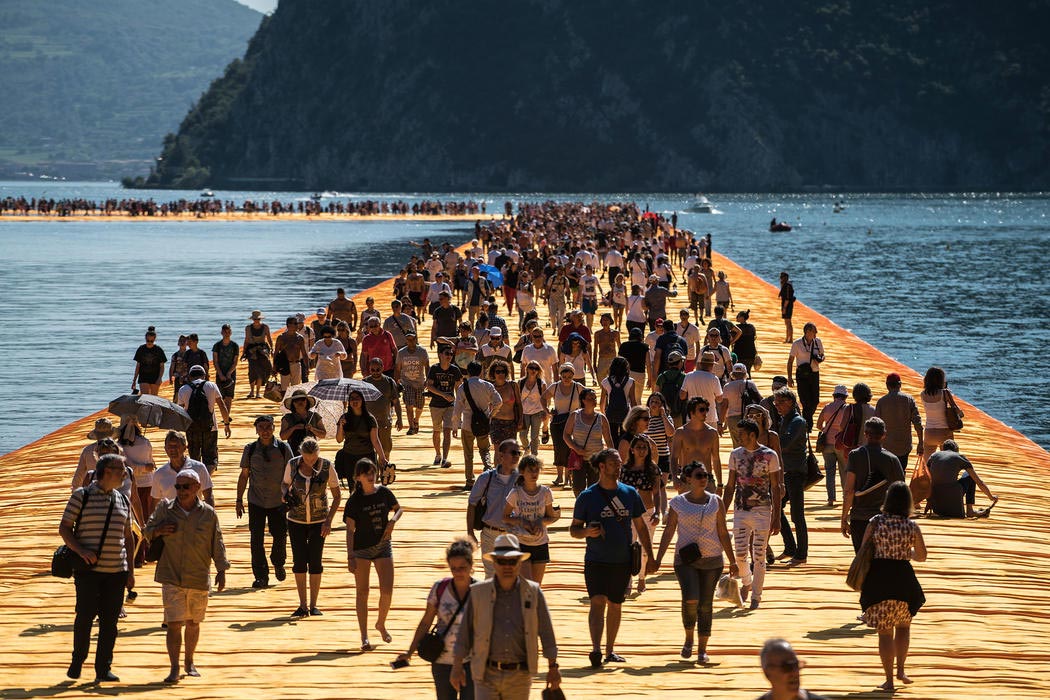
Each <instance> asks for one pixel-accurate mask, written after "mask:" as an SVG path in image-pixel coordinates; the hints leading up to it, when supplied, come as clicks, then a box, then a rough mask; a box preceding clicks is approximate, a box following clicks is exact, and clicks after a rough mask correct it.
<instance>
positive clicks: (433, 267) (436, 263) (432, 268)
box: [423, 258, 445, 279]
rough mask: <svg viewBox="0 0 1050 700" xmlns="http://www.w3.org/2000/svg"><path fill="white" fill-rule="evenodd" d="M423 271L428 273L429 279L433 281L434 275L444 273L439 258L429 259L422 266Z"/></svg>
mask: <svg viewBox="0 0 1050 700" xmlns="http://www.w3.org/2000/svg"><path fill="white" fill-rule="evenodd" d="M423 269H424V270H426V271H427V272H429V273H430V279H434V275H436V274H437V273H439V272H444V271H445V265H444V263H442V262H441V259H440V258H431V259H430V260H427V262H426V264H424V265H423Z"/></svg>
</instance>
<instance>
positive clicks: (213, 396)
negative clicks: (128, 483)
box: [135, 380, 222, 486]
mask: <svg viewBox="0 0 1050 700" xmlns="http://www.w3.org/2000/svg"><path fill="white" fill-rule="evenodd" d="M197 381H199V380H197ZM197 381H192V382H190V383H189V384H183V385H182V388H181V389H179V398H178V401H177V403H178V404H179V405H180V406H182V407H183V408H185V409H187V410H188V409H189V407H190V395H191V394H192V393H193V385H194V384H196V383H197ZM204 395H205V396H206V397H207V399H208V410H209V411H211V414H212V418H213V419H214V420H215V425H218V424H219V421H218V419H217V418H215V402H216V401H219V400H221V399H222V392H221V391H219V387H218V385H217V384H216V383H215V382H208V381H206V382H204ZM135 476H136V477H137V476H138V474H136V475H135ZM141 485H142V484H140V486H141Z"/></svg>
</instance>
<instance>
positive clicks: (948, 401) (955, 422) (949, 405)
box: [941, 387, 963, 431]
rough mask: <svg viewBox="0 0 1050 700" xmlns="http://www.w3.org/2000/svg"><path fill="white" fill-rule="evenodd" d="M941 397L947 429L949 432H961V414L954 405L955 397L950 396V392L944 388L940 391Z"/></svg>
mask: <svg viewBox="0 0 1050 700" xmlns="http://www.w3.org/2000/svg"><path fill="white" fill-rule="evenodd" d="M941 397H942V398H943V399H944V420H945V421H947V423H948V429H949V430H951V431H956V430H962V429H963V420H962V419H963V412H962V410H960V409H959V406H958V405H957V404H956V403H955V397H954V396H952V392H950V391H948V388H947V387H945V388H944V389H942V390H941Z"/></svg>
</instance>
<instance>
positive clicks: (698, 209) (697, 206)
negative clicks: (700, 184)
mask: <svg viewBox="0 0 1050 700" xmlns="http://www.w3.org/2000/svg"><path fill="white" fill-rule="evenodd" d="M686 211H687V212H690V213H691V214H714V213H715V208H714V206H713V205H712V204H711V201H710V200H709V199H708V198H707V197H705V196H704V195H702V194H698V195H697V196H696V201H694V202H693V203H692V205H691V206H690V207H689V208H688V209H686Z"/></svg>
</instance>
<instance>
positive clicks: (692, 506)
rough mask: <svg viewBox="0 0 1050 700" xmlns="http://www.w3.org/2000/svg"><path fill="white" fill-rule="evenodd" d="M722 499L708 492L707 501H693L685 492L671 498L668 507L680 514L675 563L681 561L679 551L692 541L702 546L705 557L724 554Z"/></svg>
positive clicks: (701, 550) (701, 549) (701, 551)
mask: <svg viewBox="0 0 1050 700" xmlns="http://www.w3.org/2000/svg"><path fill="white" fill-rule="evenodd" d="M721 503H722V499H721V498H719V497H718V496H717V495H716V494H713V493H712V494H708V497H707V503H693V502H692V501H690V500H689V499H688V498H686V497H685V494H684V493H683V494H679V495H678V496H675V497H674V498H672V499H671V502H670V503H668V504H667V505H668V507H669V508H670V509H671V510H673V511H674V512H675V513H676V514H677V515H678V541H677V542H676V543H675V554H674V560H675V564H680V563H681V555H679V553H678V552H679V551H680V550H681V549H682V548H683V547H687V546H689V545H690V544H692V543H694V542H695V543H696V544H698V545H699V546H700V555H701V556H704V557H713V556H716V555H717V556H722V543H721V542H720V541H719V539H718V525H717V520H718V517H719V515H718V514H719V506H720V505H721Z"/></svg>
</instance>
